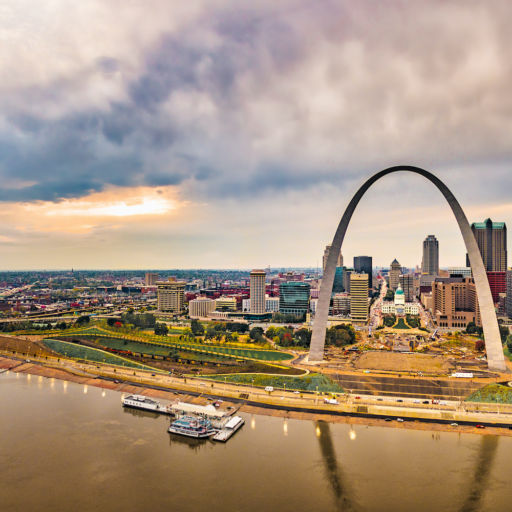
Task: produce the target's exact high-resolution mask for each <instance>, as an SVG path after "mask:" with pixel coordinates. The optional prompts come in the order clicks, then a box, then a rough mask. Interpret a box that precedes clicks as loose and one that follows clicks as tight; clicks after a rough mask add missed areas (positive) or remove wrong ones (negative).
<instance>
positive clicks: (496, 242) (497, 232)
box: [466, 219, 507, 272]
mask: <svg viewBox="0 0 512 512" xmlns="http://www.w3.org/2000/svg"><path fill="white" fill-rule="evenodd" d="M471 230H472V231H473V234H474V235H475V239H476V243H477V244H478V248H479V249H480V254H481V255H482V259H483V260H484V267H485V270H487V271H488V272H506V271H507V225H506V224H505V223H504V222H493V221H492V220H491V219H486V220H485V221H484V222H473V224H471ZM467 259H468V260H469V258H467ZM466 266H468V267H469V266H470V265H469V261H468V262H467V265H466Z"/></svg>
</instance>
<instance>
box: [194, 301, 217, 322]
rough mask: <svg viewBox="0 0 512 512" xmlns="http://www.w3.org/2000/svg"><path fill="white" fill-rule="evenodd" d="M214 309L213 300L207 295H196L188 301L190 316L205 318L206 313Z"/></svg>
mask: <svg viewBox="0 0 512 512" xmlns="http://www.w3.org/2000/svg"><path fill="white" fill-rule="evenodd" d="M214 310H215V301H214V300H213V299H209V298H208V297H197V298H196V299H193V300H191V301H190V302H189V303H188V316H189V317H190V318H205V317H207V316H208V313H211V312H212V311H214Z"/></svg>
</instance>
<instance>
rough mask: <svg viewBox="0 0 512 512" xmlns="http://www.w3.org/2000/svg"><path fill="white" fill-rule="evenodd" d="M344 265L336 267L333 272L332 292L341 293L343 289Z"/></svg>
mask: <svg viewBox="0 0 512 512" xmlns="http://www.w3.org/2000/svg"><path fill="white" fill-rule="evenodd" d="M344 268H345V267H336V271H335V273H334V283H333V284H332V293H341V292H343V291H345V288H344V286H343V269H344Z"/></svg>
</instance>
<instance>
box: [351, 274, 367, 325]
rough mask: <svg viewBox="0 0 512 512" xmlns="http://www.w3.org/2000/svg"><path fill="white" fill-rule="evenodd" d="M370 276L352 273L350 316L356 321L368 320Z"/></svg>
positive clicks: (365, 321) (363, 321)
mask: <svg viewBox="0 0 512 512" xmlns="http://www.w3.org/2000/svg"><path fill="white" fill-rule="evenodd" d="M368 313H369V307H368V276H367V275H366V274H356V273H355V272H353V273H352V274H351V275H350V318H351V319H352V322H354V323H363V324H366V323H367V322H368Z"/></svg>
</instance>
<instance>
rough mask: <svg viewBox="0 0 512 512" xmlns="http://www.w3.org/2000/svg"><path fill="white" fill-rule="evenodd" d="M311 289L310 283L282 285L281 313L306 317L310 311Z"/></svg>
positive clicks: (286, 283) (294, 282) (280, 296)
mask: <svg viewBox="0 0 512 512" xmlns="http://www.w3.org/2000/svg"><path fill="white" fill-rule="evenodd" d="M310 288H311V286H310V285H309V283H301V282H298V281H289V282H285V283H281V284H280V285H279V313H283V314H285V315H296V316H304V315H305V314H306V313H307V312H308V310H309V291H310ZM251 303H252V300H251Z"/></svg>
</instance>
